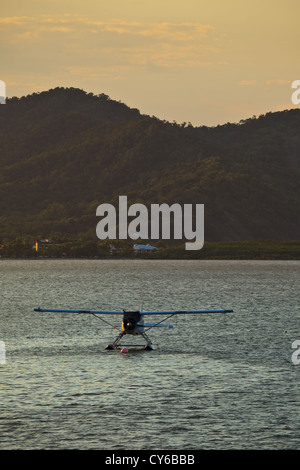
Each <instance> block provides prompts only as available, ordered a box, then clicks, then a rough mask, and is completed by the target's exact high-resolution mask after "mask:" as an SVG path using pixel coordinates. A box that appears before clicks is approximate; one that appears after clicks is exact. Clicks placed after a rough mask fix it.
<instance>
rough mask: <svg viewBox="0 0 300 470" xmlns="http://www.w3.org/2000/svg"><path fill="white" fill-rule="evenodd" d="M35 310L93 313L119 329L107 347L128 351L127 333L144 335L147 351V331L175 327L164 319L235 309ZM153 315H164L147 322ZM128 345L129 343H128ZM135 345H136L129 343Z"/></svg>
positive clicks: (108, 348) (148, 344)
mask: <svg viewBox="0 0 300 470" xmlns="http://www.w3.org/2000/svg"><path fill="white" fill-rule="evenodd" d="M34 311H35V312H52V313H77V314H87V315H93V316H94V317H96V318H98V319H100V320H102V321H103V322H105V323H106V324H108V325H109V326H111V327H112V328H115V329H117V330H119V334H118V336H117V337H116V339H115V340H114V341H113V342H112V343H110V344H108V345H107V346H106V347H105V349H107V350H114V349H121V352H128V349H127V348H126V347H125V345H124V344H123V345H121V340H122V338H123V337H124V336H125V335H133V336H142V338H143V339H144V340H145V342H146V344H143V345H142V346H141V347H142V348H143V349H145V350H147V351H151V350H153V343H152V341H151V340H150V338H149V336H148V335H147V334H146V331H148V330H150V329H152V328H157V327H167V328H173V325H170V324H165V323H163V322H164V321H166V320H168V319H169V318H171V317H173V316H175V315H187V314H200V315H202V314H214V313H230V312H233V310H230V309H222V310H159V311H144V310H143V305H141V306H140V308H139V310H137V311H126V310H82V309H78V310H76V309H49V308H41V307H38V308H35V309H34ZM102 315H122V316H123V318H122V323H119V324H111V323H110V322H108V321H107V320H104V318H103V317H102ZM152 315H163V319H162V320H160V321H157V322H154V323H145V318H144V317H146V318H149V317H151V316H152ZM126 346H127V345H126ZM129 346H134V345H129Z"/></svg>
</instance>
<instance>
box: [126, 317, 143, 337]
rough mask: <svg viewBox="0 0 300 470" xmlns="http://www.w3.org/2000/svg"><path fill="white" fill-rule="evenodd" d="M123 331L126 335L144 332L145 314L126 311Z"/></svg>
mask: <svg viewBox="0 0 300 470" xmlns="http://www.w3.org/2000/svg"><path fill="white" fill-rule="evenodd" d="M122 331H123V333H124V334H126V335H140V334H142V333H143V332H144V320H143V315H141V313H140V312H124V316H123V320H122Z"/></svg>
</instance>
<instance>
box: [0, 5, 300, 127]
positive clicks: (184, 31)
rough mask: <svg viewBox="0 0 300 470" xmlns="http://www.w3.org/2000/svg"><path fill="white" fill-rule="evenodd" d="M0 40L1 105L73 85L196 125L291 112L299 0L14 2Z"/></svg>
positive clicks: (299, 73)
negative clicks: (3, 101) (3, 94)
mask: <svg viewBox="0 0 300 470" xmlns="http://www.w3.org/2000/svg"><path fill="white" fill-rule="evenodd" d="M0 32H1V33H0V34H1V46H0V47H1V69H0V70H1V72H0V80H3V81H4V82H5V83H6V91H7V97H11V96H19V97H20V96H23V95H27V94H30V93H33V92H40V91H44V90H48V89H50V88H55V87H57V86H62V87H78V88H81V89H83V90H85V91H87V92H92V93H94V94H100V93H105V94H107V95H109V96H110V97H111V98H112V99H114V100H119V101H122V102H123V103H125V104H127V105H128V106H130V107H133V108H138V109H139V110H140V111H141V113H144V114H149V115H151V116H152V115H154V116H157V117H158V118H160V119H166V120H168V121H174V120H175V121H177V122H178V123H181V122H191V123H192V124H193V125H195V126H199V125H207V126H211V125H217V124H223V123H225V122H238V121H239V120H240V119H246V118H248V117H252V116H253V115H257V116H258V115H260V114H264V113H266V112H268V111H278V110H283V109H289V108H294V107H296V106H297V105H293V104H292V101H291V95H292V92H293V90H292V88H291V84H292V82H293V81H294V80H297V79H298V80H299V79H300V61H299V43H300V42H299V39H300V0H251V1H250V0H249V1H247V2H246V1H243V0H85V1H82V0H26V1H24V0H10V1H9V2H2V5H1V18H0ZM298 107H299V105H298Z"/></svg>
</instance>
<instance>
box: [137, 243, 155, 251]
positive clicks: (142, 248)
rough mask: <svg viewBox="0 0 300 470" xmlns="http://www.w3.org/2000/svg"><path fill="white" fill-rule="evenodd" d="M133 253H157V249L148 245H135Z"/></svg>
mask: <svg viewBox="0 0 300 470" xmlns="http://www.w3.org/2000/svg"><path fill="white" fill-rule="evenodd" d="M133 251H135V252H136V253H138V252H142V251H158V248H156V246H151V245H149V244H147V245H138V244H135V245H134V246H133Z"/></svg>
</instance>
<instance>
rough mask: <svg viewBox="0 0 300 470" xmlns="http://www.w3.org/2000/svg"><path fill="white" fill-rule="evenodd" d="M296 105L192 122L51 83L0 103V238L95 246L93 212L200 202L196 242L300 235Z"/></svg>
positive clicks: (299, 145) (299, 137)
mask: <svg viewBox="0 0 300 470" xmlns="http://www.w3.org/2000/svg"><path fill="white" fill-rule="evenodd" d="M299 131H300V109H294V110H290V111H282V112H277V113H267V114H266V115H262V116H259V117H258V118H256V117H253V118H250V119H247V120H245V121H241V122H240V123H236V124H230V123H228V124H225V125H222V126H216V127H206V126H201V127H193V126H192V125H191V124H186V123H182V124H178V123H175V122H173V123H170V122H166V121H161V120H159V119H157V118H155V117H150V116H145V115H141V114H140V112H139V111H138V110H137V109H130V108H129V107H128V106H126V105H125V104H123V103H120V102H116V101H113V100H111V99H110V98H109V97H108V96H107V95H105V94H101V95H98V96H95V95H93V94H91V93H85V92H84V91H82V90H79V89H74V88H68V89H66V88H55V89H53V90H49V91H47V92H42V93H39V94H36V93H35V94H33V95H29V96H26V97H23V98H20V99H19V98H12V99H8V100H7V102H6V105H5V106H0V138H1V150H0V239H14V238H16V237H18V236H25V235H33V236H39V235H44V236H51V235H52V234H59V235H66V236H68V235H76V236H81V237H83V238H85V239H90V240H96V232H95V229H96V225H97V222H98V220H99V219H98V218H97V217H96V208H97V206H98V205H99V204H101V203H104V202H111V203H113V204H114V205H115V206H117V203H118V196H119V195H127V196H128V203H129V204H132V203H134V202H142V203H144V204H146V205H149V204H151V203H163V202H166V203H168V204H169V205H171V204H173V203H175V202H177V203H182V204H184V203H193V204H204V206H205V240H206V241H230V240H259V239H260V240H262V239H265V240H299V239H300V223H299V176H300V175H299V174H300V132H299Z"/></svg>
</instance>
